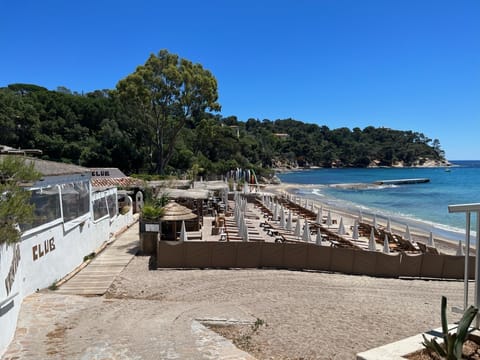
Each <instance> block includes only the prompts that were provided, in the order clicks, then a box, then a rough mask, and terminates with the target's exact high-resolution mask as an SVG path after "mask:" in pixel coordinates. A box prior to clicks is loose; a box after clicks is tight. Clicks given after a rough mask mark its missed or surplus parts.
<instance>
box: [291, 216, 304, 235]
mask: <svg viewBox="0 0 480 360" xmlns="http://www.w3.org/2000/svg"><path fill="white" fill-rule="evenodd" d="M301 222H302V220H300V218H298V219H297V224H296V225H295V231H294V232H293V235H295V236H296V237H300V232H301V226H302V225H301V224H300V223H301Z"/></svg>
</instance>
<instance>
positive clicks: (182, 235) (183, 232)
mask: <svg viewBox="0 0 480 360" xmlns="http://www.w3.org/2000/svg"><path fill="white" fill-rule="evenodd" d="M180 241H188V236H187V230H186V229H185V220H182V227H181V229H180Z"/></svg>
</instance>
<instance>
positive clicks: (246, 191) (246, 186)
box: [243, 182, 250, 194]
mask: <svg viewBox="0 0 480 360" xmlns="http://www.w3.org/2000/svg"><path fill="white" fill-rule="evenodd" d="M249 192H250V191H249V190H248V184H247V182H244V183H243V193H244V194H248V193H249Z"/></svg>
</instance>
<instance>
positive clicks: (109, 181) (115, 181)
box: [92, 177, 143, 188]
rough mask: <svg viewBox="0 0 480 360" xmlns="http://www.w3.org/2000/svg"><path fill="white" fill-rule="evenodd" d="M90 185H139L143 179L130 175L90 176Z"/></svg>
mask: <svg viewBox="0 0 480 360" xmlns="http://www.w3.org/2000/svg"><path fill="white" fill-rule="evenodd" d="M92 186H93V187H94V188H111V187H126V188H128V187H137V186H138V187H139V186H143V181H142V180H139V179H135V178H131V177H122V178H92Z"/></svg>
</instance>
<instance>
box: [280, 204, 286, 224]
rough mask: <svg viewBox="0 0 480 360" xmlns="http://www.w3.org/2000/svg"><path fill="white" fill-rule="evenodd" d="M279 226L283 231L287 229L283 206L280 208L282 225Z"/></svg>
mask: <svg viewBox="0 0 480 360" xmlns="http://www.w3.org/2000/svg"><path fill="white" fill-rule="evenodd" d="M279 226H280V227H281V228H282V229H285V210H283V205H282V207H281V208H280V224H279Z"/></svg>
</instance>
